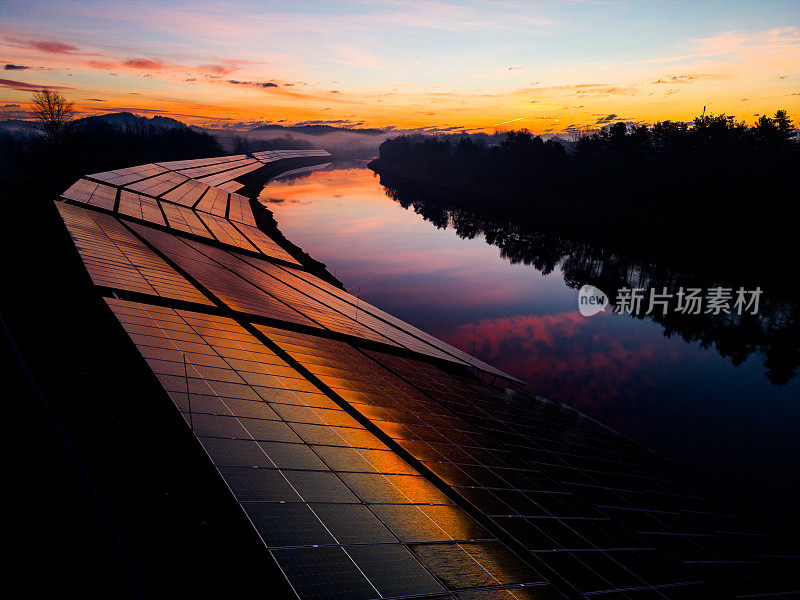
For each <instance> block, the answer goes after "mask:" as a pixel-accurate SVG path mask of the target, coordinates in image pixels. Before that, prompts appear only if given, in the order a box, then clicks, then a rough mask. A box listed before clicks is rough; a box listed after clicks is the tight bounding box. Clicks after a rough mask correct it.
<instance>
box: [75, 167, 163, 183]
mask: <svg viewBox="0 0 800 600" xmlns="http://www.w3.org/2000/svg"><path fill="white" fill-rule="evenodd" d="M166 172H167V170H166V169H165V168H164V167H160V166H158V165H155V164H147V165H139V166H136V167H129V168H127V169H116V170H114V171H105V172H104V173H93V174H91V175H87V177H91V178H92V179H98V180H100V181H105V182H106V183H110V184H111V185H125V184H128V183H132V182H134V181H139V180H141V179H146V178H148V177H154V176H156V175H159V174H161V173H166Z"/></svg>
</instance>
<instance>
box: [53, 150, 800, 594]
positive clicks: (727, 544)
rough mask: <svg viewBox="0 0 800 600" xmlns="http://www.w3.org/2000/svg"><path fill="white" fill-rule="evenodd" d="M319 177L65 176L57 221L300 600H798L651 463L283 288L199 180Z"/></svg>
mask: <svg viewBox="0 0 800 600" xmlns="http://www.w3.org/2000/svg"><path fill="white" fill-rule="evenodd" d="M323 152H324V151H323ZM298 153H300V154H298ZM295 155H296V156H295ZM325 155H327V153H324V154H323V153H317V154H312V153H311V152H309V151H269V152H265V153H256V154H253V155H252V157H248V156H246V155H240V156H233V157H219V158H212V159H200V160H191V161H175V162H171V163H159V164H157V165H144V166H142V167H134V168H132V169H130V170H125V169H122V170H118V171H114V172H110V173H104V174H103V173H101V174H95V175H93V176H87V178H84V179H82V180H80V181H79V182H77V183H76V184H75V185H73V186H72V187H71V188H70V189H69V190H67V192H65V193H64V195H63V197H64V198H65V199H66V200H68V201H69V203H66V202H59V203H57V206H58V209H59V211H60V213H61V216H62V218H63V220H64V222H65V225H66V226H67V229H68V231H69V233H70V235H71V236H72V239H73V241H74V242H75V244H76V247H77V249H78V253H79V254H80V256H81V258H82V260H83V262H84V264H85V266H86V269H87V271H88V274H89V276H90V278H91V279H92V282H93V283H94V284H95V285H96V286H98V291H99V293H100V294H102V295H103V296H104V298H105V300H106V303H107V304H108V306H109V308H110V309H111V311H112V312H113V313H114V315H116V317H117V319H118V320H119V322H120V323H121V324H122V326H123V328H124V329H125V331H126V332H127V333H128V335H129V337H130V339H131V341H132V342H133V343H134V344H135V346H136V347H137V349H138V350H139V352H140V354H141V355H142V357H143V359H144V360H146V362H147V364H148V366H149V368H150V369H151V370H152V371H153V372H154V373H155V374H156V376H157V377H158V379H159V381H160V382H161V386H162V387H163V390H164V393H165V394H166V395H168V396H169V397H170V398H171V400H172V402H173V403H174V404H175V407H176V410H178V411H180V413H181V414H182V415H183V417H184V419H185V421H186V424H187V427H189V428H190V429H191V430H192V432H193V433H194V436H195V437H196V439H197V441H198V443H199V444H201V445H202V447H203V448H204V450H205V452H206V454H207V456H208V459H209V460H210V461H211V463H213V465H214V466H215V467H216V469H217V472H218V473H219V480H218V481H216V482H215V481H209V482H208V484H209V486H214V485H216V486H219V487H220V489H224V490H225V491H226V493H230V494H231V495H232V496H233V497H234V498H235V500H236V501H237V502H238V504H239V506H240V507H241V510H242V511H243V513H244V514H245V515H246V516H247V518H248V519H249V522H250V524H251V525H252V527H253V528H254V530H255V531H256V532H257V533H258V535H259V536H260V538H261V540H262V541H263V543H264V546H265V548H266V549H267V551H268V553H269V555H270V556H271V559H272V560H274V561H275V562H276V563H277V565H278V566H279V568H280V570H281V572H282V573H283V574H284V576H285V577H286V579H287V581H288V582H289V584H290V586H291V587H292V589H293V590H294V591H295V593H296V594H297V596H298V597H299V598H301V599H306V598H308V599H320V600H322V599H338V598H341V599H360V598H363V599H368V598H369V599H372V598H384V599H398V600H399V599H400V598H415V599H419V600H422V599H429V600H434V599H438V600H444V599H446V600H501V599H502V600H515V599H516V600H532V599H535V598H536V599H556V598H584V599H590V598H600V599H603V600H606V599H607V600H612V599H615V600H616V599H620V598H630V599H642V600H645V599H662V600H663V599H673V600H681V599H689V598H703V599H706V598H726V597H728V598H730V597H741V598H745V597H752V598H770V597H776V598H778V597H780V598H785V597H792V594H795V593H796V590H797V585H798V584H797V581H796V579H793V578H792V577H789V576H787V575H786V573H788V572H792V571H793V570H794V571H798V570H800V569H797V566H798V564H799V561H798V559H797V558H796V557H793V556H787V555H785V554H779V553H778V552H777V551H776V550H775V549H773V548H772V547H770V545H769V543H768V540H767V539H766V538H765V537H764V536H757V535H755V534H753V533H752V532H750V531H748V530H746V529H745V528H744V527H742V526H741V525H740V524H739V523H737V522H736V521H735V520H734V519H732V518H731V517H729V516H725V515H720V514H715V513H713V512H712V511H711V510H710V509H709V508H708V507H707V506H706V504H705V503H704V502H703V501H702V500H701V499H700V498H697V497H696V496H694V495H692V494H689V493H686V492H684V491H683V490H681V489H680V488H679V487H678V486H676V485H675V484H674V483H672V482H671V480H670V478H669V477H668V476H667V475H665V473H666V469H665V464H664V461H663V460H662V459H661V458H660V457H658V456H656V455H655V454H653V453H652V452H650V451H648V450H646V449H645V448H643V447H641V446H640V445H638V444H635V443H633V442H631V441H629V440H626V439H625V438H622V437H621V436H619V435H617V434H616V433H614V432H613V431H611V430H609V429H607V428H606V427H604V426H602V425H601V424H599V423H597V422H595V421H593V420H591V419H588V418H587V417H585V416H584V415H582V414H580V413H579V412H577V411H575V410H572V409H569V408H567V407H565V406H564V405H561V404H557V403H553V402H549V401H547V400H545V399H542V398H539V397H537V396H534V395H532V394H530V393H527V392H523V391H517V390H514V389H510V388H508V387H502V388H501V387H493V386H492V385H490V384H489V383H487V382H486V381H492V382H494V378H500V379H501V380H502V381H504V382H512V381H514V379H513V378H512V377H511V376H509V375H507V374H505V373H503V372H502V371H500V370H499V369H496V368H494V367H492V366H491V365H488V364H486V363H484V362H482V361H480V360H478V359H476V358H474V357H472V356H470V355H469V354H467V353H465V352H463V351H461V350H459V349H457V348H454V347H452V346H450V345H448V344H446V343H444V342H442V341H441V340H438V339H436V338H434V337H432V336H430V335H428V334H426V333H425V332H423V331H421V330H419V329H416V328H415V327H413V326H411V325H410V324H408V323H405V322H403V321H401V320H400V319H397V318H396V317H394V316H392V315H389V314H388V313H385V312H384V311H381V310H380V309H378V308H377V307H374V306H372V305H370V304H368V303H366V302H364V301H363V300H361V299H360V298H358V297H356V296H353V295H351V294H349V293H348V292H346V291H344V290H342V289H339V288H337V287H335V286H333V285H331V284H330V283H327V282H325V281H324V280H322V279H321V278H319V277H317V276H316V275H314V274H312V273H310V272H308V271H307V270H305V269H303V268H302V267H301V266H300V265H299V263H297V262H296V261H294V260H293V259H291V257H290V256H289V255H288V254H287V253H286V252H285V251H284V250H283V249H282V248H280V246H278V245H277V244H276V243H275V242H274V240H272V239H270V238H269V236H267V235H266V234H264V233H263V232H262V231H261V230H260V229H258V227H257V226H256V222H255V219H254V217H253V213H252V211H251V210H250V204H249V200H248V199H247V198H245V197H244V196H240V195H238V194H236V193H231V192H230V190H227V189H222V188H220V187H210V186H209V185H207V183H203V182H202V181H198V179H197V178H202V179H208V178H210V177H216V178H218V179H223V178H225V177H229V176H231V175H233V174H236V173H239V172H240V170H242V169H249V168H250V167H252V166H253V164H254V163H257V164H258V165H263V164H264V163H266V162H270V161H276V160H283V159H286V158H293V157H294V158H303V157H309V156H318V157H320V158H322V159H324V158H323V157H324V156H325ZM290 166H291V165H290ZM259 168H260V167H259ZM226 174H227V175H226ZM191 176H193V177H195V178H189V177H191ZM215 181H216V180H215ZM225 183H226V182H222V184H223V185H225ZM228 183H230V181H228ZM237 185H238V183H237ZM76 203H77V204H76ZM476 374H477V375H479V376H478V377H476ZM224 486H226V487H224ZM265 584H266V585H269V582H265Z"/></svg>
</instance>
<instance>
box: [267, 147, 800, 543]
mask: <svg viewBox="0 0 800 600" xmlns="http://www.w3.org/2000/svg"><path fill="white" fill-rule="evenodd" d="M260 200H261V201H262V202H263V203H264V204H265V205H266V206H267V207H268V208H269V209H270V210H272V211H273V212H274V214H275V218H276V219H277V221H278V226H279V227H280V229H281V230H282V231H283V233H284V234H285V235H286V236H287V237H288V238H289V239H290V240H292V241H293V242H294V243H296V244H298V245H299V246H301V247H302V248H303V249H304V250H306V251H307V252H309V254H311V256H312V257H314V258H316V259H318V260H321V261H323V262H325V263H326V264H327V265H328V268H329V270H330V271H331V272H332V273H333V274H334V275H335V276H336V277H337V278H339V279H340V280H341V281H342V282H343V283H344V285H345V286H346V288H347V289H348V290H349V291H350V292H352V293H354V294H357V295H359V296H360V297H361V298H363V299H365V300H367V301H369V302H371V303H373V304H375V305H377V306H379V307H380V308H382V309H384V310H387V311H389V312H391V313H393V314H395V315H397V316H398V317H400V318H402V319H404V320H407V321H409V322H411V323H412V324H414V325H416V326H418V327H420V328H422V329H424V330H426V331H428V332H430V333H432V334H433V335H436V336H437V337H440V338H442V339H444V340H445V341H447V342H449V343H451V344H453V345H455V346H457V347H459V348H461V349H462V350H465V351H467V352H472V351H473V348H474V351H475V354H476V355H477V356H478V357H479V358H481V359H483V360H486V361H487V362H489V363H491V364H493V365H495V366H497V367H499V368H501V369H503V370H505V371H507V372H509V373H511V374H513V375H515V376H517V377H519V378H521V379H523V380H525V381H526V382H527V383H528V388H529V389H531V390H532V391H534V392H535V393H538V394H541V395H544V396H547V397H549V398H551V399H553V400H558V401H561V402H565V403H567V404H569V405H571V406H574V407H575V408H577V409H579V410H581V411H583V412H584V413H586V414H588V415H589V416H591V417H594V418H597V419H598V420H600V421H602V422H603V423H606V424H607V425H609V426H611V427H613V428H614V429H616V430H617V431H619V432H620V433H622V434H623V435H626V436H628V437H631V438H633V439H636V440H638V441H640V442H642V443H644V444H645V445H647V446H649V447H651V448H653V449H654V450H656V451H658V452H660V453H662V454H664V455H665V456H667V457H668V458H670V459H672V461H673V463H674V465H675V469H676V472H677V474H678V476H679V477H680V478H681V479H682V480H683V481H684V483H685V484H686V485H687V486H688V487H690V488H691V489H693V490H694V491H697V492H699V493H701V494H703V495H705V496H707V497H709V498H711V499H713V500H715V501H716V502H717V504H718V505H719V506H720V508H721V509H722V510H729V511H733V512H737V513H739V514H741V515H742V516H744V517H745V518H746V519H747V520H749V521H750V522H752V523H755V524H759V525H761V526H762V527H763V528H766V529H773V528H775V527H777V524H778V523H780V524H781V531H779V532H778V533H782V534H784V535H791V534H792V533H796V532H798V531H800V522H798V519H797V517H796V516H794V515H793V513H794V506H795V505H796V503H797V500H798V489H797V482H796V481H795V479H796V478H793V477H791V476H790V475H789V474H790V473H792V472H793V468H794V465H795V464H796V460H797V457H798V455H800V441H798V436H797V433H796V432H797V431H798V426H799V425H800V378H798V377H797V376H796V375H795V373H796V371H797V356H798V350H797V348H796V345H795V341H796V338H797V335H796V334H797V329H796V328H797V323H798V320H797V317H798V308H797V303H796V302H795V301H794V300H793V299H786V298H784V297H780V296H777V295H774V294H772V293H771V292H769V290H768V291H767V293H765V296H764V298H763V300H762V306H761V310H760V315H759V319H758V320H757V321H753V322H748V323H745V324H744V325H742V324H741V323H739V324H737V323H735V322H733V321H731V320H725V319H712V318H711V317H705V316H704V315H698V316H695V315H683V316H682V318H681V319H675V318H667V319H652V318H649V317H648V318H643V319H640V318H633V317H631V316H629V315H620V314H611V313H609V312H603V313H600V314H597V315H595V316H592V317H585V316H583V315H581V314H580V312H579V311H578V303H577V302H578V300H577V299H578V288H580V286H581V285H583V284H585V283H591V284H593V285H597V286H598V287H599V288H600V289H602V290H603V291H605V292H606V293H609V294H613V291H614V290H615V289H616V288H617V287H620V286H621V285H623V284H627V285H636V284H637V281H646V282H647V283H648V285H653V286H656V287H658V286H660V285H661V284H663V285H669V286H673V285H684V286H692V285H701V284H702V286H703V287H709V286H710V285H712V284H714V285H717V284H722V283H724V284H725V285H728V286H730V287H734V286H737V284H738V282H718V281H714V280H706V279H703V278H701V277H700V276H698V275H696V274H693V273H691V272H688V271H686V270H681V271H675V270H672V269H671V268H669V266H666V265H653V264H648V265H641V264H638V263H637V262H636V261H635V259H629V258H627V257H625V256H620V255H617V254H615V253H613V252H610V251H608V250H607V249H604V248H598V247H594V246H591V245H587V244H583V243H579V242H574V241H571V240H570V239H568V238H562V237H558V236H554V235H552V234H548V235H544V234H539V233H536V232H530V231H522V230H520V229H519V228H517V227H515V226H514V225H513V224H509V223H502V222H498V221H491V220H486V219H481V218H480V216H478V215H474V214H471V213H469V212H468V211H459V210H456V209H453V208H452V207H447V206H442V205H431V204H430V203H428V202H425V201H422V200H415V199H413V198H409V197H408V196H405V195H403V194H400V193H398V190H393V189H387V188H385V187H384V186H382V185H381V184H380V181H379V179H378V178H377V177H376V176H375V175H373V173H372V172H371V171H369V170H368V169H366V168H365V167H364V164H363V163H348V164H342V163H338V164H337V163H334V164H333V165H330V166H328V167H326V168H325V169H324V170H317V171H314V172H309V173H300V174H295V175H294V176H292V177H289V178H284V179H280V180H277V181H274V182H272V183H270V184H269V185H268V186H267V187H266V188H265V189H264V191H263V192H262V194H261V197H260ZM745 287H747V286H745ZM667 333H669V334H671V335H670V336H669V337H668V336H667V335H666V334H667ZM787 526H788V527H787Z"/></svg>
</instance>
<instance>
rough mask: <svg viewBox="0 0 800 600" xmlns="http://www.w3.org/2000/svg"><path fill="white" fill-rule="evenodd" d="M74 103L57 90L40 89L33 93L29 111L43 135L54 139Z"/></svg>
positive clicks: (60, 130) (56, 137)
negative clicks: (31, 106)
mask: <svg viewBox="0 0 800 600" xmlns="http://www.w3.org/2000/svg"><path fill="white" fill-rule="evenodd" d="M74 107H75V103H74V102H72V101H71V100H67V97H66V96H64V95H63V94H61V93H59V92H53V91H50V90H48V89H42V90H41V91H39V92H36V93H35V94H34V95H33V110H32V111H31V113H32V114H33V116H34V118H35V119H36V120H37V121H39V126H40V127H41V128H42V131H44V133H45V135H46V136H47V137H49V138H50V139H51V140H53V141H55V140H57V139H58V138H59V136H60V135H61V132H62V130H63V129H64V124H65V123H66V122H67V121H68V120H69V118H70V117H71V116H72V113H73V112H74V111H73V109H74Z"/></svg>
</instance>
